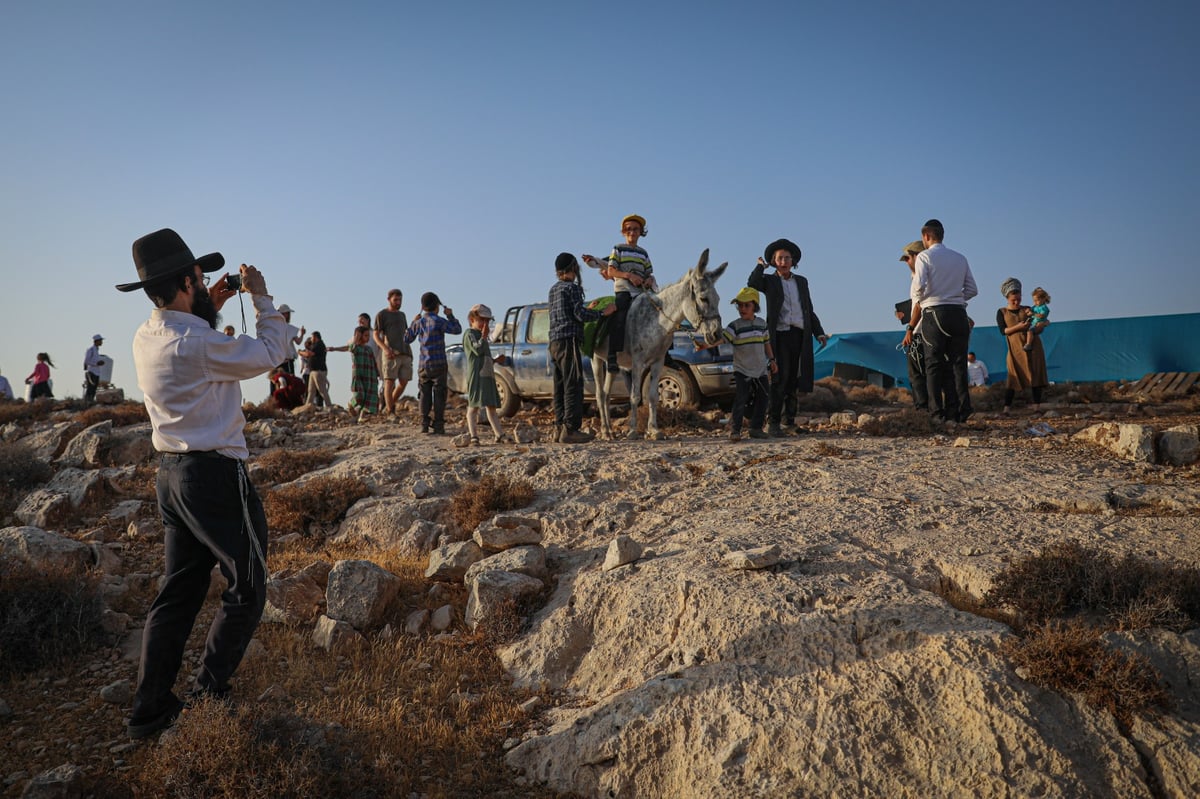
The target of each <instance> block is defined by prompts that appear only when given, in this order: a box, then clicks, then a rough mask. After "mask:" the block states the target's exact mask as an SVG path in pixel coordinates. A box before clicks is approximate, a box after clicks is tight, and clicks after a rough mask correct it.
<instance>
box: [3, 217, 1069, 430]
mask: <svg viewBox="0 0 1200 799" xmlns="http://www.w3.org/2000/svg"><path fill="white" fill-rule="evenodd" d="M647 232H648V231H647V229H646V220H645V218H644V217H642V216H640V215H638V214H630V215H628V216H626V217H624V218H623V219H622V220H621V226H620V233H621V236H622V239H623V240H622V241H621V242H619V243H617V244H616V245H614V246H613V248H612V251H611V253H610V254H609V255H608V257H607V258H603V259H601V258H596V257H594V256H591V255H586V254H585V255H582V256H581V258H582V261H583V263H585V264H587V265H588V266H591V267H593V268H595V269H597V270H599V273H600V275H601V277H602V278H603V279H605V280H610V281H612V284H613V302H612V304H611V306H610V307H606V308H604V310H602V311H593V310H591V309H589V308H588V307H586V306H585V303H584V296H583V289H582V285H583V281H582V275H581V274H580V272H581V270H580V268H579V266H580V264H579V260H577V259H576V258H575V256H574V255H572V254H570V253H563V254H561V255H560V256H559V257H558V259H557V260H556V263H555V269H556V274H557V280H556V281H555V286H554V288H552V289H551V291H550V296H549V299H550V306H551V331H550V338H551V344H550V348H551V359H552V362H553V370H554V377H555V380H556V383H555V386H556V388H555V401H554V414H555V434H554V439H555V440H556V441H568V442H578V441H585V440H588V439H589V437H590V436H589V434H587V433H584V432H582V430H581V425H582V412H583V410H582V409H583V399H582V392H583V372H582V357H583V356H582V348H581V346H579V341H578V340H579V339H580V338H581V337H582V335H583V326H584V325H585V324H586V323H587V322H590V321H594V320H595V319H598V318H600V317H601V316H608V315H611V319H610V320H609V323H608V325H607V336H608V348H607V352H608V367H609V371H610V372H612V373H614V374H615V373H617V372H618V370H619V368H620V367H619V357H620V354H621V352H622V351H623V350H624V349H625V346H626V341H625V339H626V318H627V316H628V313H629V308H630V307H631V306H632V304H633V302H634V300H635V299H636V298H637V297H638V296H639V295H641V294H643V293H646V292H655V291H656V290H657V289H658V285H657V282H656V280H655V276H654V267H653V264H652V262H651V259H650V255H649V253H648V252H647V251H646V250H645V248H644V247H642V246H641V244H640V242H641V240H642V239H643V238H645V237H646V235H647ZM944 236H945V228H944V227H943V225H942V224H941V222H940V221H939V220H937V219H930V220H929V221H927V222H926V223H925V225H923V226H922V228H921V238H920V239H918V240H915V241H912V242H910V243H909V244H907V245H905V247H904V248H903V250H902V253H901V256H900V260H901V261H902V262H904V263H905V264H906V265H907V266H908V268H909V297H908V299H906V300H904V301H903V302H900V303H896V318H897V319H898V320H899V321H900V322H901V324H903V325H904V326H905V335H904V338H903V341H902V348H903V349H904V351H905V353H906V361H907V371H908V376H909V385H910V388H911V393H912V399H913V404H914V406H915V407H917V408H918V409H921V410H925V411H927V412H929V413H930V415H931V416H932V417H933V418H934V419H935V420H937V421H954V422H963V421H965V420H966V419H967V418H969V417H970V416H971V414H972V413H973V408H972V404H971V394H970V389H971V388H973V387H978V386H985V385H987V384H988V380H989V373H988V368H987V365H986V364H984V363H983V362H982V361H981V360H979V359H978V358H976V356H975V354H974V353H973V352H970V351H969V341H970V337H971V335H972V330H973V328H974V325H975V323H974V321H973V320H971V319H970V318H969V317H968V316H967V312H966V308H967V303H968V302H969V301H970V300H971V299H972V298H973V297H975V296H976V294H977V293H978V289H977V286H976V284H975V280H974V276H973V275H972V273H971V268H970V265H969V264H968V262H967V259H966V257H965V256H963V255H962V254H961V253H959V252H957V251H955V250H952V249H950V248H949V247H947V246H945V244H944V243H943V238H944ZM801 257H802V253H801V250H800V247H799V246H797V245H796V244H795V243H794V242H792V241H789V240H788V239H777V240H776V241H773V242H771V243H770V244H768V245H767V247H766V248H765V250H764V252H763V255H762V257H760V258H759V259H758V263H757V264H756V265H755V266H754V268H753V269H752V270H751V272H750V274H749V276H748V277H747V278H746V282H745V285H744V286H743V287H741V288H740V289H739V291H738V294H737V297H736V298H735V300H734V301H733V304H735V305H736V306H737V317H736V318H735V319H734V320H733V321H732V322H731V323H730V324H729V325H728V326H727V327H726V328H725V330H724V338H725V341H727V342H728V343H729V344H731V345H732V348H733V356H734V358H733V360H734V364H733V369H734V374H733V378H734V388H735V400H734V402H735V408H734V412H733V414H732V415H731V417H730V420H731V423H730V428H729V432H730V437H731V438H732V439H734V440H739V439H740V438H741V435H742V429H743V427H745V426H747V424H748V428H749V429H748V434H749V435H750V436H751V437H753V438H758V437H763V438H767V437H779V436H782V435H786V434H787V433H788V432H790V431H791V430H792V429H793V428H794V427H795V422H796V409H797V404H798V398H799V396H800V395H801V394H804V393H808V392H811V391H812V389H813V371H814V370H813V364H814V342H818V343H820V344H821V345H822V346H823V345H824V344H825V342H826V341H827V335H826V333H825V330H824V328H823V327H822V325H821V321H820V318H819V317H818V316H817V313H816V311H815V309H814V306H813V300H812V296H811V294H810V291H809V286H808V281H807V279H806V278H805V277H804V276H803V275H801V274H799V273H798V272H797V271H795V270H796V267H797V266H798V264H799V262H800V259H801ZM560 284H563V285H560ZM567 286H574V288H567ZM1001 291H1002V293H1003V295H1004V298H1005V300H1006V305H1005V306H1004V307H1002V308H1000V309H999V310H997V312H996V325H997V327H998V329H999V330H1000V332H1001V333H1002V334H1003V335H1004V336H1005V338H1006V340H1007V343H1008V353H1007V358H1006V366H1007V378H1006V387H1005V389H1006V390H1005V399H1004V411H1005V412H1006V413H1007V412H1009V411H1010V410H1011V407H1012V403H1013V400H1014V398H1015V396H1016V394H1017V392H1020V391H1024V390H1029V391H1030V392H1031V399H1032V402H1033V405H1034V407H1035V408H1036V407H1037V406H1038V405H1039V404H1040V402H1041V400H1042V395H1043V391H1044V389H1045V387H1046V386H1047V385H1048V382H1049V381H1048V380H1047V376H1046V361H1045V351H1044V349H1043V347H1042V343H1041V334H1042V332H1043V331H1044V330H1045V328H1046V326H1047V325H1048V324H1049V313H1050V308H1049V306H1050V295H1049V294H1048V293H1047V292H1046V291H1045V289H1043V288H1041V287H1038V288H1036V289H1034V290H1033V292H1032V294H1031V296H1032V299H1033V303H1034V304H1033V305H1032V306H1027V305H1023V304H1022V302H1021V300H1022V293H1021V292H1022V286H1021V282H1020V281H1019V280H1017V279H1016V278H1009V279H1008V280H1006V281H1005V282H1004V284H1003V286H1002V288H1001ZM235 293H236V292H235ZM403 300H404V294H403V292H401V290H400V289H398V288H394V289H391V290H390V291H388V293H387V305H386V306H385V307H384V308H383V309H381V310H380V311H379V312H378V313H376V314H375V315H374V317H372V316H371V315H369V314H367V313H362V314H359V316H358V319H357V323H356V326H355V328H354V332H353V334H352V335H351V337H350V340H349V341H348V342H347V343H346V344H345V345H340V346H328V345H327V344H326V343H325V341H324V339H323V337H322V335H321V333H320V332H319V331H313V332H312V333H308V332H307V330H306V328H305V327H304V326H299V327H297V326H295V325H293V324H292V315H293V313H295V311H294V310H293V309H292V308H291V307H290V306H289V305H287V304H286V303H284V304H281V305H279V306H278V308H277V309H276V310H277V312H278V313H279V314H280V315H281V317H282V319H283V322H284V325H285V333H286V335H285V341H284V345H285V353H284V357H283V358H282V359H281V360H280V362H279V363H278V364H275V365H274V366H273V367H272V368H271V369H270V370H269V371H268V373H267V377H268V380H269V383H270V386H269V401H270V402H271V403H273V404H274V405H275V406H277V407H279V408H281V409H284V410H296V409H300V410H309V409H311V410H315V411H328V410H330V409H332V407H333V403H332V401H331V400H330V396H329V385H330V383H329V368H328V354H329V353H331V352H348V353H350V355H351V364H350V371H351V379H350V389H351V398H350V401H349V402H348V404H347V407H348V409H349V410H351V411H352V412H353V413H354V414H355V415H356V416H357V418H358V419H359V420H360V421H365V420H366V419H368V418H370V417H372V416H376V415H386V414H395V413H396V408H397V403H398V402H399V400H400V397H401V396H402V395H403V393H404V391H405V389H406V388H407V387H408V385H409V383H410V382H412V380H413V379H414V376H415V377H416V379H417V381H418V387H419V389H418V398H419V403H420V416H421V429H422V432H426V433H432V434H444V433H445V432H446V420H445V406H446V394H447V371H446V369H447V367H446V351H445V345H446V341H445V337H446V335H447V334H450V335H455V336H457V335H460V334H462V333H463V329H462V325H461V323H460V322H459V321H458V320H457V319H456V318H455V317H454V314H453V311H452V310H451V309H450V308H446V307H444V306H443V305H442V304H441V300H440V299H439V298H438V296H437V294H435V293H434V292H426V293H425V294H423V295H422V297H421V313H420V314H419V315H418V316H417V317H416V318H415V319H413V320H412V321H411V322H410V320H409V319H408V317H407V315H406V314H405V312H404V311H403V310H402V304H403ZM764 305H765V319H764V318H762V317H761V316H760V314H762V313H763V310H764V309H763V306H764ZM481 309H482V310H483V311H486V313H487V314H488V315H487V316H483V315H481V314H480V313H478V312H480V310H481ZM472 311H473V312H477V313H476V317H477V321H478V322H480V323H481V324H482V325H483V327H482V328H477V327H476V326H475V323H474V322H473V321H472V319H471V317H470V315H468V328H467V330H466V333H465V335H463V339H462V343H463V347H464V352H465V356H466V361H467V379H468V383H469V385H468V401H469V402H479V403H481V404H478V405H472V406H470V407H472V408H475V409H476V410H478V411H482V410H483V409H490V410H489V411H488V413H487V418H488V420H489V423H491V425H492V427H493V435H494V436H496V437H499V436H500V435H501V433H500V429H501V428H500V425H499V422H498V421H497V420H498V418H499V417H498V416H497V415H494V414H493V413H492V412H491V411H494V410H495V409H496V408H497V407H498V405H499V399H498V397H497V398H495V402H494V404H493V405H488V404H487V400H489V399H491V398H492V394H491V392H490V391H487V390H483V389H481V388H480V386H481V385H483V383H482V382H481V381H488V380H490V381H491V383H492V385H493V388H494V383H495V377H494V371H493V369H492V368H491V367H488V366H480V364H481V363H482V362H483V361H484V360H488V361H489V363H490V362H491V361H490V358H491V356H490V352H489V351H488V350H487V346H488V341H489V336H488V334H490V332H491V324H492V322H493V321H494V320H493V319H492V318H491V316H490V314H491V311H490V310H488V309H487V306H486V305H483V304H478V305H476V306H475V307H474V308H473V309H472ZM439 312H442V313H444V316H442V315H439ZM222 332H223V333H224V335H226V336H227V337H228V338H230V339H235V340H236V339H237V338H238V336H237V333H236V331H235V329H234V327H233V326H232V325H225V326H224V328H223V331H222ZM481 333H482V335H481ZM103 343H104V337H103V336H102V335H100V334H98V333H97V334H96V335H94V336H93V337H92V346H91V347H89V348H88V350H87V352H86V354H85V356H84V363H83V367H84V400H85V402H87V403H88V404H91V403H93V402H95V399H96V391H97V389H98V388H99V387H100V386H102V385H103V384H104V382H103V381H104V380H106V379H107V377H108V375H110V374H111V361H109V360H108V359H107V357H106V356H104V355H102V354H101V352H100V348H101V346H102V345H103ZM414 343H417V344H418V345H419V356H418V358H417V362H416V370H415V372H414V357H413V344H414ZM297 358H298V359H299V360H300V368H299V372H297V370H296V360H297ZM106 363H107V364H108V369H107V370H106V369H105V368H104V367H105V365H106ZM53 367H54V362H53V360H51V358H50V355H49V354H48V353H44V352H43V353H38V355H37V363H36V365H35V367H34V369H33V372H31V373H30V375H29V376H28V377H27V378H26V379H25V383H26V384H27V385H28V386H29V391H28V396H29V398H30V399H31V400H33V399H39V398H53V397H54V394H53V390H52V385H53V383H52V380H51V376H50V375H51V373H50V370H51V369H52V368H53ZM626 377H627V379H628V373H627V372H626ZM13 398H14V392H13V390H12V387H11V385H10V384H9V382H8V380H7V379H6V378H4V377H3V376H2V375H0V400H2V399H13ZM743 412H744V413H745V414H746V416H745V418H743V417H742V415H741V414H742V413H743ZM472 419H473V421H474V422H475V424H477V423H478V415H476V416H475V417H472V418H470V419H469V420H468V433H469V434H470V438H471V439H472V440H473V441H474V440H476V439H477V438H478V436H477V435H476V429H475V424H472ZM764 427H765V429H764Z"/></svg>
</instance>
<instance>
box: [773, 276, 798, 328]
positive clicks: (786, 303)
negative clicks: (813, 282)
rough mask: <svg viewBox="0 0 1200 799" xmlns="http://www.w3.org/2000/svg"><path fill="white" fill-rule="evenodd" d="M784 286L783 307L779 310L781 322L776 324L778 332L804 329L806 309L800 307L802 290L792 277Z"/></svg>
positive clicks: (781, 279) (780, 279)
mask: <svg viewBox="0 0 1200 799" xmlns="http://www.w3.org/2000/svg"><path fill="white" fill-rule="evenodd" d="M779 282H780V283H782V284H783V307H782V308H780V309H779V320H778V321H777V322H776V323H775V329H776V330H787V329H788V328H790V327H798V328H801V329H803V328H804V309H803V308H801V307H800V289H799V288H798V287H797V286H796V281H794V280H792V279H791V278H790V277H789V278H788V279H787V280H784V279H783V278H782V277H780V278H779Z"/></svg>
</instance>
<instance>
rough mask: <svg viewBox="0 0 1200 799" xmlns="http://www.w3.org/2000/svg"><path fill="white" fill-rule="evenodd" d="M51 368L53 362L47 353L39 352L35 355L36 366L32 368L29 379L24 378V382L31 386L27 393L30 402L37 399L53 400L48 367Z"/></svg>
mask: <svg viewBox="0 0 1200 799" xmlns="http://www.w3.org/2000/svg"><path fill="white" fill-rule="evenodd" d="M52 366H54V361H52V360H50V356H49V355H48V354H47V353H44V352H39V353H38V354H37V365H36V366H34V367H33V371H32V372H30V373H29V377H27V378H25V382H26V383H27V384H29V385H31V386H33V388H32V389H30V392H29V399H30V401H33V400H35V399H38V398H39V397H45V398H46V399H54V392H53V391H51V390H50V367H52Z"/></svg>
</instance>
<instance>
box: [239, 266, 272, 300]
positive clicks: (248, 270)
mask: <svg viewBox="0 0 1200 799" xmlns="http://www.w3.org/2000/svg"><path fill="white" fill-rule="evenodd" d="M241 289H242V291H244V292H246V293H247V294H266V293H267V280H266V278H264V277H263V276H262V272H259V271H258V270H257V269H255V268H254V266H253V265H251V266H247V265H246V264H242V268H241Z"/></svg>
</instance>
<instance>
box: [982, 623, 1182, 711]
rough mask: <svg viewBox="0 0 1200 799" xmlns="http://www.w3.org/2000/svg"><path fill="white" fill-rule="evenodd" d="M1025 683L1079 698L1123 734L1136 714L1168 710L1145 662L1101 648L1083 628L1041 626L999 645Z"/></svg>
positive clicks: (1095, 635) (1094, 634)
mask: <svg viewBox="0 0 1200 799" xmlns="http://www.w3.org/2000/svg"><path fill="white" fill-rule="evenodd" d="M1003 651H1004V653H1005V654H1006V655H1007V656H1008V657H1009V658H1011V659H1012V661H1013V663H1014V664H1015V665H1016V666H1017V667H1018V668H1020V669H1023V670H1024V672H1025V673H1024V674H1023V675H1022V676H1023V677H1024V679H1027V680H1029V681H1030V682H1033V683H1036V684H1038V685H1042V686H1045V687H1047V688H1051V689H1053V690H1055V691H1059V692H1062V693H1075V694H1081V695H1082V696H1083V698H1084V699H1085V700H1086V701H1087V702H1088V703H1089V704H1092V705H1095V706H1097V707H1101V708H1104V709H1106V710H1108V711H1109V712H1110V713H1112V714H1113V716H1114V717H1115V718H1116V719H1117V721H1118V723H1119V724H1120V725H1121V726H1122V728H1124V729H1128V727H1129V725H1130V724H1131V723H1132V721H1133V716H1134V715H1135V714H1136V713H1139V712H1142V711H1146V710H1149V709H1151V708H1154V707H1160V708H1164V709H1165V708H1169V707H1170V706H1171V700H1170V695H1169V694H1168V693H1167V691H1166V690H1165V689H1164V688H1163V687H1162V685H1160V684H1159V679H1158V673H1157V672H1156V671H1155V670H1154V668H1153V667H1152V666H1151V665H1150V662H1149V661H1148V660H1146V659H1145V658H1144V657H1142V656H1140V655H1137V654H1132V653H1127V652H1120V651H1116V650H1111V649H1107V648H1105V646H1104V644H1103V643H1102V642H1101V641H1100V631H1099V630H1097V629H1095V628H1094V627H1090V626H1088V625H1086V624H1080V623H1076V624H1068V625H1065V626H1053V625H1043V626H1040V627H1037V628H1035V629H1033V630H1032V631H1030V634H1029V635H1027V636H1025V637H1020V638H1017V637H1014V638H1010V639H1008V640H1006V641H1005V642H1004V644H1003Z"/></svg>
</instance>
